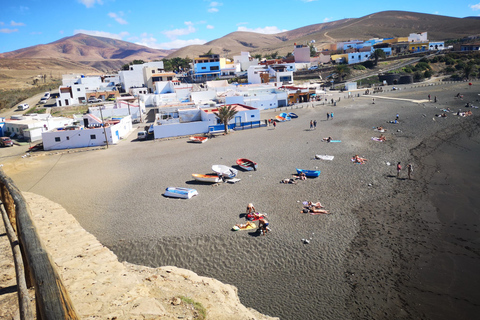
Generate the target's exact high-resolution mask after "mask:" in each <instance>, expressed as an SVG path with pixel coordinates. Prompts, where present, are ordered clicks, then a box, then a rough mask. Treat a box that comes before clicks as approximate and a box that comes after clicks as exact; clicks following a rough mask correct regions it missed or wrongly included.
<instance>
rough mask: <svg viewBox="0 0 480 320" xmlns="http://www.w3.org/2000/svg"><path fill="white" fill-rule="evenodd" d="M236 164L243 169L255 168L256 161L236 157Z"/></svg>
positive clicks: (250, 169)
mask: <svg viewBox="0 0 480 320" xmlns="http://www.w3.org/2000/svg"><path fill="white" fill-rule="evenodd" d="M237 165H238V166H239V167H240V168H242V169H243V170H247V171H252V170H255V171H256V170H257V163H256V162H254V161H252V160H248V159H243V158H240V159H237Z"/></svg>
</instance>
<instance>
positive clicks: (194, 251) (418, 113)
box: [5, 83, 479, 319]
mask: <svg viewBox="0 0 480 320" xmlns="http://www.w3.org/2000/svg"><path fill="white" fill-rule="evenodd" d="M477 85H478V84H477V83H475V85H474V86H472V87H469V86H468V84H467V83H460V84H441V85H436V86H429V87H426V86H422V87H415V86H405V87H401V88H402V90H400V91H387V92H384V93H382V94H380V95H378V96H376V97H375V98H376V99H375V104H372V96H371V95H370V96H366V97H358V98H357V97H356V98H355V99H345V98H344V95H342V100H341V101H340V102H339V103H337V106H336V107H333V106H331V105H328V106H322V105H316V106H315V107H314V108H312V107H311V104H309V107H308V108H307V107H304V108H300V109H293V110H291V111H293V112H295V113H297V114H298V115H299V118H298V119H295V120H292V121H290V122H285V123H280V124H279V125H278V126H277V128H276V129H273V128H272V127H264V128H259V129H252V130H245V131H243V132H236V133H233V134H230V135H228V136H220V137H217V138H214V139H212V140H211V141H208V142H207V143H205V144H202V145H197V144H190V143H187V142H186V139H177V140H170V141H156V142H148V141H147V142H142V143H139V142H135V141H133V140H131V139H133V138H131V139H128V141H124V142H122V143H121V144H119V145H118V146H114V147H111V148H109V149H108V150H100V151H94V152H84V153H80V154H66V153H59V154H54V155H49V156H46V157H32V158H26V159H22V162H21V163H17V164H15V166H13V165H11V166H9V165H7V166H5V171H6V173H7V174H8V175H10V176H11V177H12V178H13V179H14V181H15V182H16V183H17V185H18V186H19V187H20V189H21V190H23V191H29V192H33V193H37V194H40V195H42V196H45V197H47V198H48V199H50V200H52V201H54V202H57V203H59V204H61V205H62V206H63V207H65V208H66V209H67V210H68V212H69V213H70V214H72V215H74V216H75V218H76V219H77V220H78V221H79V222H80V224H81V225H82V226H83V227H84V228H85V229H86V230H87V231H89V232H91V233H92V234H93V235H94V236H95V237H97V238H98V239H99V240H100V241H101V243H102V244H104V245H106V246H107V247H109V248H110V249H112V250H113V251H114V252H115V254H117V255H118V257H119V259H120V260H121V261H122V260H125V261H128V262H131V263H135V264H140V265H146V266H151V267H158V266H166V265H174V266H177V267H181V268H187V269H190V270H193V271H194V272H196V273H198V274H199V275H202V276H207V277H214V278H216V279H218V280H220V281H222V282H225V283H228V284H232V285H234V286H236V287H237V288H238V292H239V296H240V299H241V301H242V303H243V304H245V305H246V306H248V307H252V308H254V309H256V310H258V311H260V312H262V313H264V314H268V315H271V316H278V317H280V318H282V319H350V318H356V319H364V318H376V319H381V318H385V319H391V318H406V319H416V318H422V317H423V318H432V317H431V316H430V315H429V314H428V313H425V311H424V310H423V309H421V308H420V307H419V306H418V305H416V303H415V301H414V300H413V299H412V297H413V296H414V295H412V292H416V293H418V292H419V290H420V289H421V287H422V286H421V284H419V283H415V285H412V281H414V280H412V279H413V278H412V277H413V275H414V274H416V273H415V272H416V270H417V262H418V261H419V260H418V259H419V257H420V256H421V255H422V254H424V253H425V252H431V251H432V250H435V248H434V247H432V246H431V245H430V238H431V232H432V226H431V221H430V220H428V219H427V218H426V217H428V216H430V215H435V212H436V209H435V207H434V206H433V205H432V203H431V201H430V198H429V197H428V192H427V190H426V184H427V182H428V177H429V176H428V172H429V171H428V170H426V169H427V168H428V166H425V165H424V164H423V163H422V161H423V160H422V159H424V156H423V155H424V154H428V152H430V151H429V149H425V150H424V149H422V147H421V146H422V141H424V144H425V141H439V139H444V137H443V136H442V135H438V134H437V135H435V134H436V133H437V132H439V131H442V130H445V129H447V128H457V129H456V130H453V131H452V132H451V134H456V133H458V131H459V130H460V131H461V130H462V128H463V127H462V126H460V127H459V125H460V124H466V123H473V122H474V119H472V118H462V117H458V116H453V115H451V114H449V115H448V116H447V118H436V117H434V115H435V114H438V113H441V112H440V109H442V108H446V107H450V108H451V109H452V110H455V111H456V110H457V109H458V108H459V107H461V108H462V109H464V108H463V106H464V105H465V103H466V102H473V103H474V105H479V103H478V102H477V101H476V99H477V97H478V96H477V92H478V90H476V89H475V88H476V86H477ZM457 92H461V93H462V94H464V98H463V99H458V98H455V97H454V96H455V95H456V93H457ZM428 94H431V96H432V98H433V97H434V96H437V97H438V102H437V103H433V102H428V100H427V95H428ZM327 112H334V119H333V120H329V121H327V120H326V113H327ZM477 112H478V110H474V114H476V113H477ZM277 113H278V112H273V111H265V112H263V113H262V117H265V118H272V117H273V116H274V115H276V114H277ZM397 113H398V114H399V120H400V123H399V124H389V123H387V122H388V121H389V120H393V119H394V118H395V116H396V114H397ZM310 120H317V122H318V124H317V129H316V130H309V122H310ZM380 125H381V126H384V127H385V128H387V132H386V133H385V136H386V137H387V141H386V142H375V141H372V140H371V137H373V136H378V134H379V133H378V132H375V131H374V130H373V127H376V126H380ZM470 126H472V125H470ZM473 127H475V125H473ZM458 128H460V129H458ZM327 136H331V137H332V138H333V139H338V140H341V141H342V142H341V143H326V142H322V141H321V140H322V138H324V137H327ZM446 136H448V132H447V135H446ZM132 137H133V135H132ZM432 137H433V138H432ZM427 138H429V139H433V140H427ZM432 143H434V142H432ZM412 149H414V154H413V155H412V154H411V152H410V150H412ZM315 154H329V155H334V156H335V159H334V160H333V161H321V160H315V159H314V156H315ZM354 154H358V155H360V156H364V157H366V158H367V159H369V160H368V162H367V163H366V164H364V165H358V164H353V163H352V162H351V161H350V158H351V157H352V155H354ZM240 157H244V158H250V159H253V160H255V161H257V162H258V163H259V169H258V171H256V172H241V173H240V174H239V178H241V181H240V182H238V183H237V184H232V185H231V184H223V185H220V186H216V187H213V186H210V185H202V184H196V183H195V182H194V181H192V179H191V173H209V172H211V169H210V167H211V165H213V164H225V165H234V164H235V159H237V158H240ZM397 161H401V162H402V163H403V164H404V165H405V164H406V163H408V162H413V163H414V166H415V169H416V170H415V180H407V179H404V178H405V175H406V173H405V172H403V176H402V179H396V178H395V174H396V172H395V166H394V164H395V163H396V162H397ZM387 163H390V165H388V164H387ZM295 168H304V169H319V170H321V171H322V173H321V175H320V177H319V178H316V179H309V180H308V181H303V182H300V183H299V184H298V185H283V184H280V183H279V181H280V180H281V179H283V178H289V177H290V176H291V174H293V173H295ZM425 174H426V176H424V175H425ZM168 186H190V187H194V188H196V189H197V190H198V191H199V193H200V195H199V196H198V197H196V198H193V199H191V200H188V201H185V200H177V199H168V198H164V197H162V196H161V193H162V192H163V190H164V189H165V188H166V187H168ZM305 200H311V201H321V202H322V204H323V205H324V206H325V207H326V208H327V209H329V210H330V211H331V212H332V213H331V214H330V215H320V216H311V215H305V214H301V213H300V209H301V202H302V201H305ZM249 202H253V203H254V204H255V206H256V208H257V209H258V210H259V211H261V212H267V213H268V217H269V221H270V223H271V227H272V232H271V233H270V234H268V235H267V236H265V237H261V236H258V234H257V233H255V232H248V231H240V232H232V231H231V230H230V229H231V227H232V226H233V225H234V224H236V223H239V222H242V221H243V219H242V218H241V214H242V213H243V212H244V209H245V206H246V204H247V203H249ZM305 238H311V241H310V243H309V244H305V243H304V242H303V241H302V239H305ZM412 288H413V289H412ZM415 288H420V289H418V290H417V289H415ZM451 300H453V302H452V303H454V302H455V297H452V299H451ZM453 309H454V308H453ZM432 319H433V318H432Z"/></svg>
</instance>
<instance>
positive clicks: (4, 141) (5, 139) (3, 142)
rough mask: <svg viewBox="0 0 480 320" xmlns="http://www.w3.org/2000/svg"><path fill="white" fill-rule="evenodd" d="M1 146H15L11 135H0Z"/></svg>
mask: <svg viewBox="0 0 480 320" xmlns="http://www.w3.org/2000/svg"><path fill="white" fill-rule="evenodd" d="M0 146H2V147H13V141H12V139H10V138H9V137H0Z"/></svg>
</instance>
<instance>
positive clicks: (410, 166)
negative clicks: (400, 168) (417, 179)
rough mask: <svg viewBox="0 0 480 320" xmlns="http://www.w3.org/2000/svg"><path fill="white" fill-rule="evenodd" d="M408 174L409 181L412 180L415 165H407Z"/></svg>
mask: <svg viewBox="0 0 480 320" xmlns="http://www.w3.org/2000/svg"><path fill="white" fill-rule="evenodd" d="M407 173H408V180H412V174H413V165H412V164H411V163H409V164H408V165H407Z"/></svg>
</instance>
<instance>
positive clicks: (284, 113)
mask: <svg viewBox="0 0 480 320" xmlns="http://www.w3.org/2000/svg"><path fill="white" fill-rule="evenodd" d="M280 117H282V118H284V119H285V120H287V121H290V120H292V118H290V117H289V116H288V114H287V113H286V112H283V113H280Z"/></svg>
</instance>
